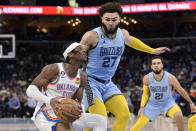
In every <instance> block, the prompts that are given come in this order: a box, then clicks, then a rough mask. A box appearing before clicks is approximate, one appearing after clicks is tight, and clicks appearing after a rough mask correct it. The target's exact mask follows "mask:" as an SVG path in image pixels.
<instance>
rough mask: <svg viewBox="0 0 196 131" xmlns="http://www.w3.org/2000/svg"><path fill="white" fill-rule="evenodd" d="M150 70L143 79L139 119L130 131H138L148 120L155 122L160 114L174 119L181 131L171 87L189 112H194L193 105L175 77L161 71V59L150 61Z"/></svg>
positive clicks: (181, 116)
mask: <svg viewBox="0 0 196 131" xmlns="http://www.w3.org/2000/svg"><path fill="white" fill-rule="evenodd" d="M151 69H152V72H150V73H149V74H147V75H145V76H144V78H143V95H142V100H141V105H140V106H141V107H140V110H139V112H138V116H139V119H138V121H137V122H136V124H135V125H134V126H133V127H132V128H131V131H139V130H140V129H141V128H143V127H144V125H145V124H146V123H147V122H148V121H149V120H155V119H156V118H157V117H158V115H160V114H161V113H163V114H164V115H166V114H167V115H168V116H169V117H171V118H174V119H175V120H176V124H177V127H178V130H179V131H183V130H184V119H183V115H182V111H181V109H180V107H179V106H178V105H177V104H176V103H175V101H174V99H173V98H172V93H171V92H172V87H174V88H175V89H176V90H177V91H178V93H179V94H180V95H181V96H183V97H184V98H185V99H186V100H187V101H188V102H189V103H190V107H191V111H196V106H195V104H194V103H193V102H192V100H191V99H190V97H189V95H188V94H187V93H186V91H185V90H184V89H183V88H182V87H181V85H180V83H179V82H178V80H177V79H176V77H175V76H173V75H172V74H170V73H168V72H167V71H164V70H163V60H162V58H161V57H159V56H155V57H153V58H152V59H151Z"/></svg>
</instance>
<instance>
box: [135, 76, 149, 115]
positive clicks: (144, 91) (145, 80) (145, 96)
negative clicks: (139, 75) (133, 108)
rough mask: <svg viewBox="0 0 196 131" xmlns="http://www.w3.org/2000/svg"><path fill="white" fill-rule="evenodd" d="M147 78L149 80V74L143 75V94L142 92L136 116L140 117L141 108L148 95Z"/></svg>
mask: <svg viewBox="0 0 196 131" xmlns="http://www.w3.org/2000/svg"><path fill="white" fill-rule="evenodd" d="M148 80H149V75H145V76H144V78H143V94H142V99H141V103H140V110H139V111H138V116H139V117H141V113H142V112H143V109H144V107H145V105H146V103H147V101H148V98H149V96H150V90H149V87H148Z"/></svg>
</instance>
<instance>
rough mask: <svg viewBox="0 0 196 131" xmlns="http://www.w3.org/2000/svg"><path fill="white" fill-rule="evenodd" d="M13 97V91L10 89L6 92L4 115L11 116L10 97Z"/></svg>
mask: <svg viewBox="0 0 196 131" xmlns="http://www.w3.org/2000/svg"><path fill="white" fill-rule="evenodd" d="M10 97H11V93H10V92H9V91H7V92H6V95H5V98H4V101H3V103H4V108H3V117H10V116H11V112H10V110H9V99H10Z"/></svg>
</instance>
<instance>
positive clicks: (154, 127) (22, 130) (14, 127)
mask: <svg viewBox="0 0 196 131" xmlns="http://www.w3.org/2000/svg"><path fill="white" fill-rule="evenodd" d="M131 116H132V117H131V118H130V121H129V123H128V128H127V131H129V129H130V127H132V126H133V124H134V123H135V122H136V121H137V119H138V117H137V116H134V115H131ZM187 121H188V119H187V118H186V117H185V122H184V125H185V130H184V131H188V129H187V128H188V127H187ZM113 122H114V117H110V118H109V121H108V131H110V130H111V127H112V124H113ZM0 131H38V130H37V129H36V127H35V126H34V124H33V122H32V121H31V120H30V119H21V118H20V119H19V118H12V119H11V118H9V119H5V118H3V119H0ZM141 131H177V128H176V123H175V121H174V120H172V119H171V118H166V117H163V116H159V117H158V119H157V120H155V121H153V122H149V123H148V124H147V125H146V126H145V127H144V128H143V129H142V130H141Z"/></svg>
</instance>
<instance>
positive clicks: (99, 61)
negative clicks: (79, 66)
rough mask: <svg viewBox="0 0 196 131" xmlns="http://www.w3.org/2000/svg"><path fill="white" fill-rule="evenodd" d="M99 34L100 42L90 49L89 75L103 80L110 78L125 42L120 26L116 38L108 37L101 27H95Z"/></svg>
mask: <svg viewBox="0 0 196 131" xmlns="http://www.w3.org/2000/svg"><path fill="white" fill-rule="evenodd" d="M94 31H96V32H97V34H98V37H99V38H98V44H97V46H96V47H95V48H94V49H91V50H90V51H89V57H88V64H87V71H86V72H87V75H88V76H91V77H94V78H98V79H101V80H110V79H111V78H112V77H113V75H114V73H115V71H116V69H117V67H118V64H119V62H120V58H121V56H122V54H123V52H124V48H125V44H124V38H123V34H122V32H121V30H120V28H118V29H117V35H116V38H115V39H113V40H111V39H109V38H107V37H106V36H105V35H104V33H103V32H102V30H101V27H98V28H95V29H94Z"/></svg>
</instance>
